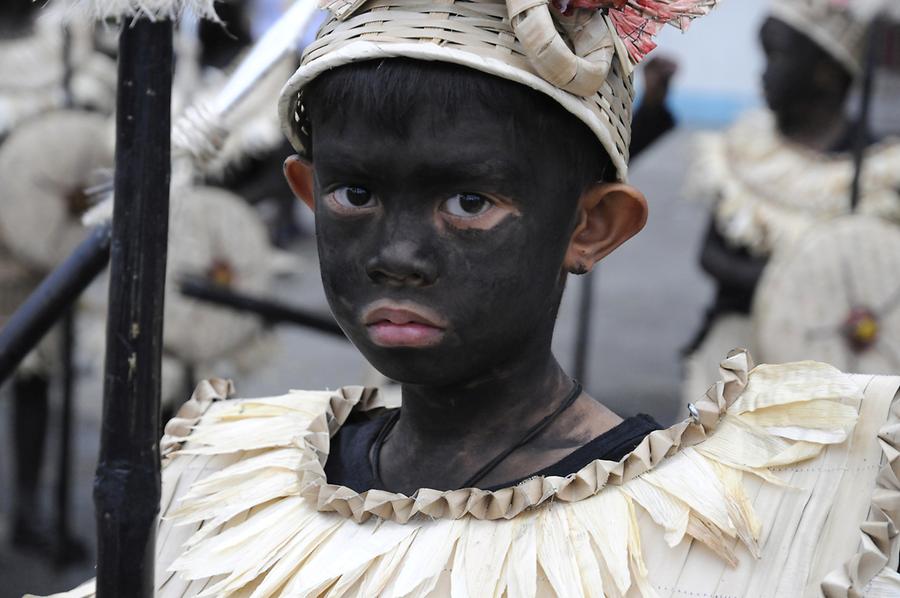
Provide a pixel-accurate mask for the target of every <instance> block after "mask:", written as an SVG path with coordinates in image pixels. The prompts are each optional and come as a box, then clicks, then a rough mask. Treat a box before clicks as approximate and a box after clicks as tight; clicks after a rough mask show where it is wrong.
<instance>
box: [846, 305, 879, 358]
mask: <svg viewBox="0 0 900 598" xmlns="http://www.w3.org/2000/svg"><path fill="white" fill-rule="evenodd" d="M841 329H842V331H843V333H844V338H845V339H846V341H847V344H849V345H850V348H851V349H853V351H854V352H856V353H862V352H863V351H865V350H867V349H869V348H871V347H872V345H874V344H875V343H876V342H878V332H879V322H878V316H877V315H876V314H875V313H874V312H873V311H872V310H870V309H868V308H865V307H854V308H853V309H851V310H850V314H849V315H848V316H847V319H846V320H844V325H843V326H842V327H841Z"/></svg>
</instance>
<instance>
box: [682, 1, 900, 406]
mask: <svg viewBox="0 0 900 598" xmlns="http://www.w3.org/2000/svg"><path fill="white" fill-rule="evenodd" d="M850 4H852V3H850ZM865 32H866V23H865V22H864V21H862V20H860V19H859V18H857V17H856V16H855V15H854V13H852V12H851V11H850V9H849V8H848V3H846V2H844V3H841V2H834V1H833V0H783V1H781V0H779V1H778V2H774V3H773V4H772V7H771V12H770V15H769V17H768V19H767V20H766V21H765V23H764V24H763V27H762V30H761V32H760V40H761V42H762V46H763V49H764V51H765V54H766V69H765V73H764V75H763V80H762V83H763V91H764V93H765V98H766V102H767V104H768V108H769V109H768V110H765V111H759V112H753V113H750V114H747V115H745V116H744V117H742V118H741V119H740V120H739V121H738V122H737V123H736V124H735V125H734V126H733V127H732V128H731V129H729V130H727V131H725V132H723V133H707V134H703V135H701V136H700V137H699V139H698V140H697V144H696V155H695V161H694V165H693V167H692V168H691V169H690V172H689V175H688V184H687V189H686V191H685V194H686V196H687V197H689V198H690V199H695V200H700V201H704V202H707V203H708V205H709V206H710V208H711V210H712V217H711V219H710V224H709V227H708V230H707V233H706V238H705V240H704V242H703V247H702V251H701V255H700V264H701V267H702V268H703V269H704V270H705V271H706V272H707V273H708V274H709V275H710V276H711V277H712V278H713V280H714V281H715V284H716V294H715V299H714V302H713V305H712V306H711V307H710V308H709V310H708V312H707V315H706V320H705V322H704V323H703V326H702V327H701V330H700V331H699V332H698V333H697V335H696V336H695V338H694V340H693V341H692V342H691V343H690V345H689V346H688V348H687V349H686V352H687V353H688V356H687V358H686V360H685V384H684V387H683V397H684V398H683V401H684V403H685V404H686V403H687V402H689V401H691V400H692V398H693V397H696V396H697V393H698V392H702V391H703V390H704V389H705V388H707V387H708V386H709V384H711V383H712V382H713V381H715V379H716V370H715V368H714V367H711V365H710V361H709V360H710V357H711V356H713V355H720V354H721V353H722V352H723V351H729V350H731V349H733V348H735V347H748V348H750V349H751V350H753V351H754V353H755V352H756V348H757V347H756V346H755V334H754V330H753V324H752V322H751V318H750V314H751V308H752V305H753V299H754V295H755V292H756V290H757V286H758V283H759V281H760V277H761V276H762V274H763V271H764V269H765V268H766V266H767V263H768V261H769V259H770V258H771V257H772V256H773V254H778V253H780V252H789V251H792V249H791V247H792V245H793V244H794V243H795V242H796V241H797V240H798V239H800V238H801V237H802V236H803V235H804V234H805V233H807V232H809V231H810V230H811V229H813V228H815V227H816V226H819V225H821V224H822V223H825V222H827V221H829V220H831V219H833V218H835V217H838V216H843V215H847V214H849V213H850V212H851V188H852V183H853V177H854V174H855V170H856V169H855V165H854V161H853V156H852V153H851V150H852V149H853V144H854V142H855V135H856V131H855V129H854V128H853V127H852V126H851V122H850V120H849V119H848V116H847V113H846V103H847V102H846V100H847V96H848V94H849V92H850V90H851V87H852V85H853V83H854V81H855V80H856V79H857V77H858V75H859V74H860V72H861V69H862V60H863V50H864V41H865V39H864V36H865ZM870 141H871V142H874V140H870ZM898 164H900V143H897V142H893V141H884V142H881V143H877V144H874V145H872V147H870V148H869V150H868V151H867V153H866V162H865V169H864V171H863V179H862V184H861V197H860V199H859V205H858V206H857V208H856V210H855V211H856V213H858V214H862V215H869V216H873V217H876V218H883V219H886V220H888V221H890V222H894V223H896V222H900V195H898V189H900V168H898V166H897V165H898ZM822 300H823V301H826V300H827V298H823V299H822ZM798 309H809V306H807V307H806V308H803V307H799V306H798ZM763 357H764V358H765V359H767V360H768V359H770V357H768V356H765V355H764V356H763ZM848 365H849V364H848Z"/></svg>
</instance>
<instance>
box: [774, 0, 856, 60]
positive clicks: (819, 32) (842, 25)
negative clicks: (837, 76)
mask: <svg viewBox="0 0 900 598" xmlns="http://www.w3.org/2000/svg"><path fill="white" fill-rule="evenodd" d="M850 4H852V2H847V1H841V0H774V1H773V2H772V7H771V11H772V16H773V17H775V18H777V19H778V20H780V21H784V22H785V23H787V24H788V25H790V26H791V27H793V28H794V29H796V30H797V31H799V32H800V33H802V34H804V35H806V36H807V37H809V38H810V39H811V40H813V41H814V42H816V43H817V44H818V45H819V46H821V47H822V48H823V49H824V50H825V51H826V52H828V53H829V54H830V55H831V56H833V57H834V58H835V59H836V60H837V61H838V62H840V63H841V64H842V65H843V66H844V67H845V68H846V69H847V70H848V71H850V72H851V73H852V74H854V75H857V74H859V72H860V71H861V69H862V59H863V53H864V48H865V36H866V26H865V23H864V22H863V21H862V20H860V19H859V18H858V16H857V15H856V14H855V13H854V12H853V11H852V10H851V9H850V8H849V5H850Z"/></svg>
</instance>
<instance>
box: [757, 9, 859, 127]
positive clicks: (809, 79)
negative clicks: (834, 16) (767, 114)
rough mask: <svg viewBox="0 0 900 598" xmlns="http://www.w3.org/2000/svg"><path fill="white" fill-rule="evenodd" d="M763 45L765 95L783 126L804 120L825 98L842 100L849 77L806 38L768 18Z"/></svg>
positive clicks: (762, 36) (778, 21)
mask: <svg viewBox="0 0 900 598" xmlns="http://www.w3.org/2000/svg"><path fill="white" fill-rule="evenodd" d="M760 41H761V43H762V47H763V51H764V52H765V54H766V68H765V71H764V72H763V77H762V83H763V91H764V93H765V96H766V102H767V104H768V105H769V108H771V110H772V112H774V113H775V115H776V117H777V118H778V120H779V122H780V123H782V124H784V125H787V126H788V127H790V125H792V124H793V123H792V122H790V121H791V120H793V119H796V118H802V117H803V115H804V112H805V111H806V110H807V107H808V106H809V105H810V104H811V103H815V102H817V101H821V100H822V99H823V98H824V97H825V96H831V95H833V94H840V95H841V98H840V99H841V100H842V99H843V94H844V93H846V86H847V85H848V78H849V74H848V73H846V72H845V71H844V69H843V67H842V66H841V65H840V64H839V63H838V62H837V61H836V60H835V59H833V58H832V57H831V56H830V55H829V54H828V53H827V52H825V50H823V49H822V48H821V47H819V46H818V45H817V44H816V43H815V42H813V41H812V40H811V39H809V38H808V37H807V36H806V35H804V34H802V33H800V32H799V31H797V30H796V29H794V28H793V27H791V26H790V25H788V24H787V23H784V22H783V21H780V20H778V19H775V18H769V19H767V20H766V22H765V23H764V24H763V27H762V29H761V30H760ZM828 99H829V100H830V99H831V98H830V97H829V98H828Z"/></svg>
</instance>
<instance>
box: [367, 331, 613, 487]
mask: <svg viewBox="0 0 900 598" xmlns="http://www.w3.org/2000/svg"><path fill="white" fill-rule="evenodd" d="M573 384H574V382H573V381H572V380H571V379H570V378H569V377H568V376H567V375H566V374H565V372H564V371H563V370H562V368H561V367H560V366H559V364H558V363H557V361H556V359H555V358H554V357H553V354H552V353H551V352H550V350H549V347H548V348H547V350H546V351H545V352H542V353H539V354H537V355H535V356H534V357H533V358H532V359H525V360H521V361H519V362H517V363H515V364H513V365H511V367H509V368H508V369H505V370H503V371H495V372H492V373H491V374H490V375H488V376H485V377H482V378H481V379H479V380H475V381H472V382H471V383H469V384H466V385H464V386H447V387H430V386H419V385H408V384H407V385H403V409H402V410H401V414H400V418H399V419H398V421H397V424H396V425H395V426H394V429H393V430H392V431H391V433H390V435H389V437H388V439H387V441H386V442H385V444H384V446H383V448H382V449H381V454H380V459H379V461H380V474H381V479H382V480H383V481H384V483H385V484H386V486H387V487H388V489H390V490H393V491H400V492H405V493H412V492H413V491H415V490H416V489H417V488H424V487H427V488H435V489H440V490H445V489H451V488H457V487H459V485H461V484H462V483H463V482H464V481H465V480H466V479H468V478H469V477H470V476H471V475H472V474H474V473H475V472H476V471H478V470H479V469H480V468H481V467H482V466H484V465H485V464H486V463H488V462H489V461H490V460H491V459H492V458H494V457H495V456H496V455H498V454H500V453H502V452H503V451H504V450H506V449H509V448H510V447H512V446H514V445H515V444H516V443H517V442H518V441H519V440H520V439H521V438H522V436H523V435H524V434H525V433H526V432H527V431H528V430H529V429H530V428H532V427H533V426H534V425H535V424H537V423H538V422H540V421H541V420H542V419H543V418H544V417H546V416H547V415H549V414H551V413H553V412H554V410H556V409H557V408H558V407H559V406H560V405H561V404H562V402H563V401H564V400H565V399H566V397H567V395H569V393H570V392H571V391H572V389H573ZM619 421H621V419H619V418H618V417H617V416H615V414H613V413H612V412H610V411H608V410H607V409H606V408H605V407H603V406H602V405H600V404H599V403H597V402H596V401H594V400H593V399H591V398H590V397H588V396H587V395H584V394H582V395H581V397H580V398H579V399H578V401H576V403H575V404H574V405H573V406H572V407H570V408H568V409H566V410H565V411H564V412H563V413H562V414H561V415H560V416H559V417H558V418H557V419H556V420H555V421H554V422H553V424H551V425H550V426H549V427H548V428H547V430H546V431H545V432H543V433H542V434H540V435H539V436H538V437H537V438H535V440H534V441H533V442H531V443H529V444H528V445H526V446H525V447H523V448H522V449H519V450H518V451H515V452H514V453H513V454H511V455H510V456H509V458H508V459H505V460H504V461H503V462H502V463H501V465H500V466H498V468H497V470H496V471H495V472H494V473H492V474H490V475H488V476H486V477H485V479H484V480H483V481H482V482H480V483H479V484H478V485H479V486H481V487H485V486H491V485H494V484H495V483H503V482H505V481H509V480H512V479H516V478H518V477H525V476H528V475H530V474H531V473H534V472H535V471H538V470H540V469H542V468H543V467H546V466H548V465H551V464H553V463H555V462H556V461H558V460H559V459H560V458H562V457H563V456H565V455H566V454H568V453H570V452H571V451H573V450H575V449H577V448H578V447H580V446H582V445H583V444H585V443H587V442H589V441H590V440H592V439H593V438H594V437H596V436H597V435H599V434H601V433H602V432H604V431H606V430H608V429H610V428H611V427H613V426H614V425H615V424H617V423H618V422H619Z"/></svg>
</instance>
